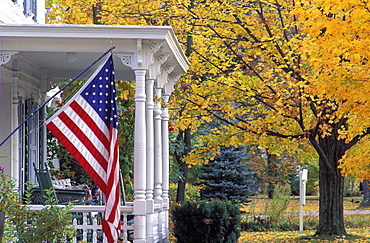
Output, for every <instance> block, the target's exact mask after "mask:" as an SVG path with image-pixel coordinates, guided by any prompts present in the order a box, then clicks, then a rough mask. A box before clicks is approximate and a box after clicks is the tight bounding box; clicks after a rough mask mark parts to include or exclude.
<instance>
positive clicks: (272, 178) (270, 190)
mask: <svg viewBox="0 0 370 243" xmlns="http://www.w3.org/2000/svg"><path fill="white" fill-rule="evenodd" d="M266 154H267V196H268V198H269V199H272V197H273V196H274V190H275V187H276V183H277V172H276V168H275V162H276V161H275V160H276V155H273V154H270V153H269V151H268V149H266Z"/></svg>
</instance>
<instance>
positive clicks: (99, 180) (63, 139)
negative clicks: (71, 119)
mask: <svg viewBox="0 0 370 243" xmlns="http://www.w3.org/2000/svg"><path fill="white" fill-rule="evenodd" d="M47 128H48V129H49V130H50V131H51V132H52V133H53V134H54V136H55V137H57V138H58V140H59V141H60V142H61V143H62V144H63V146H64V147H65V148H66V149H67V150H68V151H69V152H70V153H71V154H72V156H73V157H74V158H75V159H76V160H77V161H78V162H79V163H80V164H81V166H82V167H83V168H84V170H85V171H86V172H87V173H88V174H89V175H90V173H92V172H93V171H95V169H96V168H93V167H92V166H91V165H90V164H89V161H88V160H86V159H85V157H84V156H82V155H81V153H80V151H79V150H78V149H77V148H76V147H75V146H74V145H73V144H72V143H71V142H70V140H69V139H68V138H67V137H66V136H65V135H64V133H63V132H62V131H60V130H59V129H58V127H57V125H55V124H54V123H49V124H48V125H47ZM100 172H101V173H102V174H105V171H104V170H100ZM97 174H99V173H97ZM99 175H101V174H99ZM91 179H93V180H94V182H95V183H96V185H97V186H98V187H99V188H104V187H105V186H106V183H105V178H104V176H98V177H95V178H91Z"/></svg>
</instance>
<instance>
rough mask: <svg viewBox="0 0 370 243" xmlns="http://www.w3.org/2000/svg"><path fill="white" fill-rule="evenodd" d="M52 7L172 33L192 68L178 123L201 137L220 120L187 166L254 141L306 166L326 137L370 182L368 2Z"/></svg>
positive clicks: (78, 2) (55, 1)
mask: <svg viewBox="0 0 370 243" xmlns="http://www.w3.org/2000/svg"><path fill="white" fill-rule="evenodd" d="M48 5H49V7H52V9H53V11H52V12H51V14H50V15H49V16H48V20H49V22H50V23H74V24H82V23H85V24H92V23H94V19H93V17H94V15H93V13H92V11H91V10H92V9H93V7H95V9H99V10H100V11H99V13H98V14H97V15H95V22H96V21H98V22H99V23H100V24H134V25H170V26H172V27H173V29H174V31H175V33H176V35H177V37H178V39H179V41H180V43H181V45H182V46H183V48H184V50H185V51H186V54H187V55H188V58H189V60H190V61H191V63H192V65H191V67H190V70H189V72H188V73H187V74H186V75H184V76H183V77H182V79H181V80H180V81H179V83H178V85H177V87H176V90H175V94H176V95H175V96H174V97H173V98H172V100H171V101H172V103H173V105H172V107H171V110H170V113H171V116H172V118H173V119H174V124H175V125H176V126H177V128H178V129H179V130H181V131H183V130H185V129H192V132H193V133H194V132H196V131H197V130H198V129H199V127H200V126H201V125H202V124H204V123H207V122H210V121H211V120H212V119H213V118H215V119H219V120H220V121H221V125H220V127H219V128H218V131H215V130H213V131H211V133H210V134H208V135H206V136H204V137H203V136H201V137H200V138H199V141H198V143H197V144H202V146H198V147H196V148H194V150H193V151H192V152H191V154H190V155H189V158H185V160H186V161H188V163H190V164H196V163H197V162H196V161H198V162H199V161H203V160H207V159H209V158H212V156H214V154H215V153H216V152H217V148H218V146H220V145H226V146H236V145H238V144H251V143H253V144H256V145H261V146H264V147H266V148H272V150H274V151H275V154H279V153H281V151H286V150H292V151H294V152H296V153H300V154H302V156H301V158H302V159H304V158H309V157H310V155H307V154H310V153H312V147H310V146H309V145H310V144H312V143H313V142H314V143H317V144H318V146H322V144H320V142H321V141H324V140H325V139H328V141H329V140H330V141H336V143H338V146H337V147H342V148H343V150H344V151H343V153H344V152H345V151H346V150H348V149H349V148H351V150H353V152H348V153H347V154H346V156H345V157H344V158H343V159H342V161H341V163H342V164H341V168H342V170H343V172H345V173H347V174H356V176H361V177H363V178H367V176H370V169H366V168H367V166H366V161H367V158H366V156H367V155H368V154H369V153H370V151H368V149H367V148H369V146H366V147H363V146H365V145H364V144H367V143H368V142H366V141H367V139H366V138H365V141H364V142H360V143H358V142H359V141H360V140H361V139H362V138H363V137H364V136H365V135H367V133H368V132H369V131H370V130H369V129H368V128H369V127H370V119H368V116H369V114H368V113H369V111H370V102H369V101H370V100H369V99H370V85H368V82H369V80H370V79H369V75H370V72H369V60H370V50H369V48H370V33H369V32H370V14H369V10H368V9H369V8H370V3H368V1H354V0H343V1H334V0H317V1H298V2H297V1H293V0H285V1H283V0H265V1H249V2H248V3H246V2H243V1H241V2H240V1H239V2H238V1H231V0H220V1H212V0H205V1H193V0H180V1H179V0H176V1H175V0H169V1H165V2H164V1H157V0H140V1H138V0H122V1H113V0H99V1H97V0H94V1H84V0H50V1H48ZM342 125H343V126H344V127H342ZM368 130H369V131H368ZM332 138H333V139H332ZM323 144H325V143H323ZM356 144H357V145H356ZM316 148H317V147H316ZM279 149H280V150H281V151H279ZM325 152H327V153H329V152H328V151H325ZM327 156H329V154H327ZM334 166H336V164H335V165H334ZM360 168H361V169H360ZM360 170H361V171H360Z"/></svg>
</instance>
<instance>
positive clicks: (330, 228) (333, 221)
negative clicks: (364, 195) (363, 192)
mask: <svg viewBox="0 0 370 243" xmlns="http://www.w3.org/2000/svg"><path fill="white" fill-rule="evenodd" d="M319 143H320V144H319V146H320V148H321V150H320V152H321V153H320V152H319V151H318V152H319V155H320V162H319V167H320V172H319V185H320V200H319V205H320V208H319V226H318V228H317V231H316V234H315V235H318V236H327V235H345V234H346V230H345V228H344V217H343V191H344V177H343V176H342V175H341V173H340V169H339V168H338V161H339V159H340V158H341V157H342V156H343V154H344V152H345V147H344V146H345V145H344V144H343V141H341V140H338V139H336V138H335V137H332V136H329V137H325V138H321V139H320V140H319Z"/></svg>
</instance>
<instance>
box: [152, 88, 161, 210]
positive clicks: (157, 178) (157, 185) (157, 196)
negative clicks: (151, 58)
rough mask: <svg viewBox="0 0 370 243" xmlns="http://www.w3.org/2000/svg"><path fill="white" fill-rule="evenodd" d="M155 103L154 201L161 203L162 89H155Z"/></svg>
mask: <svg viewBox="0 0 370 243" xmlns="http://www.w3.org/2000/svg"><path fill="white" fill-rule="evenodd" d="M155 91H156V92H155V93H156V99H157V101H156V104H155V106H154V144H155V145H154V171H155V173H154V202H155V204H160V205H162V203H163V199H162V124H161V123H162V117H161V103H160V102H158V101H159V100H160V99H161V92H162V89H158V88H156V89H155Z"/></svg>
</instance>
